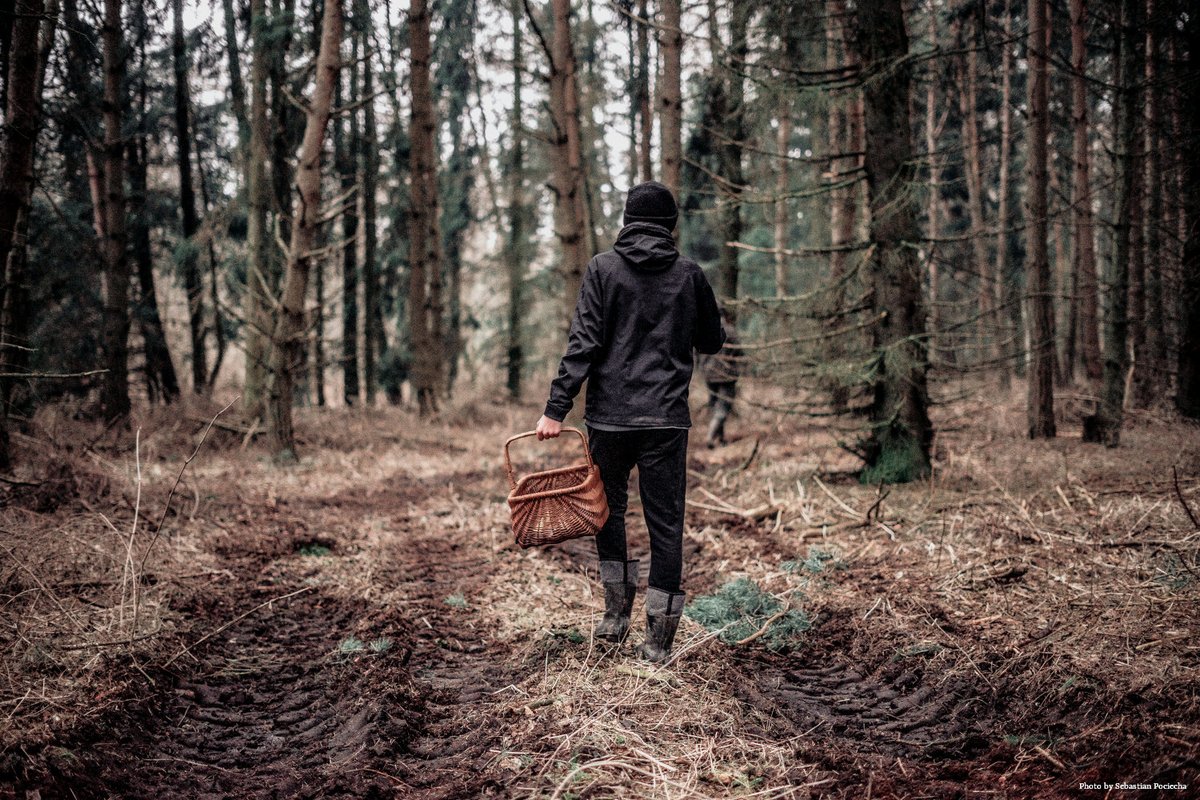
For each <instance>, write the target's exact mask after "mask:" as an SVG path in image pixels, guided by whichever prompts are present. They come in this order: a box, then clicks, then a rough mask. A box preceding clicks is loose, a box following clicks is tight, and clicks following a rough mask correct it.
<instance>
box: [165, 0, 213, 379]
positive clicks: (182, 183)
mask: <svg viewBox="0 0 1200 800" xmlns="http://www.w3.org/2000/svg"><path fill="white" fill-rule="evenodd" d="M171 4H172V6H173V11H174V30H173V35H172V40H171V43H172V47H171V51H172V54H173V57H174V65H175V137H176V140H177V141H178V144H179V205H180V209H181V211H182V213H183V241H182V243H181V244H182V247H181V252H182V256H183V258H182V263H181V264H180V265H179V266H180V269H181V271H182V272H183V286H184V290H185V291H186V293H187V302H188V330H189V333H190V334H191V346H192V392H193V393H194V394H203V393H204V390H205V388H206V387H207V385H208V364H207V362H208V357H207V353H206V352H205V342H204V339H205V336H204V283H203V282H202V281H201V280H200V258H199V252H198V250H197V248H196V246H195V243H194V242H193V241H192V237H193V236H195V235H196V232H197V231H198V230H199V229H200V217H199V215H198V214H197V213H196V190H195V188H194V186H193V184H192V141H191V124H190V122H189V116H190V114H191V109H190V105H191V100H190V92H189V91H188V57H187V46H186V44H185V42H184V38H183V0H172V3H171Z"/></svg>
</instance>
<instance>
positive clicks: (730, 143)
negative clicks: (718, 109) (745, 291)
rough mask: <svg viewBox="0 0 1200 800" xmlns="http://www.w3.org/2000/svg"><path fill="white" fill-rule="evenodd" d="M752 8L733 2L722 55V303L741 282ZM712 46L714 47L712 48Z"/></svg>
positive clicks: (731, 313)
mask: <svg viewBox="0 0 1200 800" xmlns="http://www.w3.org/2000/svg"><path fill="white" fill-rule="evenodd" d="M753 13H754V6H753V5H752V4H750V3H735V4H734V5H733V8H732V10H731V13H730V20H729V48H728V50H726V51H725V53H724V58H723V62H724V66H723V67H722V70H721V71H722V72H723V73H724V74H723V75H721V78H720V79H721V80H723V81H724V82H725V86H726V90H725V96H726V97H727V98H728V104H729V105H728V108H727V110H726V114H725V131H724V141H723V142H722V143H721V145H720V148H719V152H720V158H721V179H720V196H721V200H720V211H721V213H720V223H719V224H720V230H721V246H720V256H719V257H718V260H717V275H718V282H719V286H720V288H719V294H720V296H721V297H722V298H723V299H724V300H725V301H731V300H732V301H736V300H737V298H738V292H739V285H738V284H739V283H740V279H741V275H740V269H739V255H740V251H739V250H738V249H737V248H736V247H732V246H731V245H730V244H729V243H730V242H738V241H741V238H742V191H743V188H744V184H745V182H746V178H745V175H744V173H743V171H742V143H743V142H744V141H745V139H746V107H745V104H746V87H745V81H744V80H743V78H742V75H743V72H744V70H745V62H746V56H747V54H748V53H749V46H748V42H747V39H746V33H747V28H748V27H749V24H750V17H751V15H752V14H753ZM715 46H716V45H715V43H714V47H715ZM726 311H727V312H728V313H729V316H730V318H734V317H736V313H735V307H734V306H733V305H727V306H726Z"/></svg>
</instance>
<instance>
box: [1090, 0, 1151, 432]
mask: <svg viewBox="0 0 1200 800" xmlns="http://www.w3.org/2000/svg"><path fill="white" fill-rule="evenodd" d="M1141 3H1142V0H1121V3H1120V17H1119V21H1118V24H1117V30H1116V39H1117V53H1116V72H1117V76H1116V77H1117V80H1116V85H1117V88H1116V100H1115V104H1114V108H1113V116H1114V118H1115V120H1116V136H1115V139H1114V142H1113V149H1114V155H1115V163H1114V170H1115V178H1116V190H1117V197H1116V208H1115V211H1114V215H1113V227H1114V228H1115V231H1116V243H1115V252H1114V253H1113V258H1112V261H1111V266H1110V267H1109V269H1110V273H1109V276H1108V281H1107V283H1108V289H1109V300H1108V316H1107V318H1106V319H1105V324H1104V383H1103V388H1102V389H1101V395H1100V409H1099V412H1098V413H1097V415H1096V417H1095V419H1094V420H1093V421H1092V422H1091V423H1090V424H1089V423H1087V422H1086V421H1085V426H1084V428H1085V429H1084V438H1085V439H1086V440H1088V441H1098V442H1103V443H1104V444H1106V445H1107V446H1109V447H1116V446H1117V445H1119V444H1120V443H1121V425H1122V422H1123V419H1124V413H1125V412H1124V409H1125V381H1126V378H1127V377H1128V373H1129V351H1128V349H1127V347H1128V344H1129V342H1128V338H1129V294H1130V292H1129V288H1130V287H1129V273H1130V262H1131V261H1132V258H1133V253H1132V249H1133V242H1132V241H1131V235H1130V234H1131V228H1132V226H1133V221H1132V210H1133V209H1132V206H1133V203H1134V200H1135V197H1136V190H1137V187H1136V184H1137V176H1136V175H1135V170H1136V163H1137V154H1136V150H1137V148H1138V147H1139V146H1140V145H1139V143H1138V141H1137V129H1138V125H1137V117H1138V114H1139V95H1140V91H1139V87H1138V83H1139V81H1140V80H1141V78H1142V75H1141V70H1140V69H1139V64H1138V59H1137V48H1138V39H1140V38H1141V35H1142V31H1141V30H1140V29H1139V20H1138V17H1140V13H1139V11H1140V9H1141ZM1089 429H1090V430H1089Z"/></svg>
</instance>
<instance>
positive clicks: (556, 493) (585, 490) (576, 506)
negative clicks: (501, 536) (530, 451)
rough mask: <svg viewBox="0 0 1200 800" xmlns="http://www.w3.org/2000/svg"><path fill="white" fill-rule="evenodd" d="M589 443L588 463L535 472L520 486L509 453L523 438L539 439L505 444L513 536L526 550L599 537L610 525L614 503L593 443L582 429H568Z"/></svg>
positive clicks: (565, 429)
mask: <svg viewBox="0 0 1200 800" xmlns="http://www.w3.org/2000/svg"><path fill="white" fill-rule="evenodd" d="M563 432H564V433H567V432H570V433H574V434H576V435H577V436H579V439H580V441H581V442H583V455H584V457H585V459H586V461H585V463H582V464H572V465H571V466H569V467H561V468H559V469H551V470H546V471H545V472H534V473H531V474H529V475H525V476H522V478H521V479H520V480H519V481H518V480H517V479H516V476H515V475H514V474H513V466H512V459H511V458H510V457H509V454H508V448H509V445H511V444H512V443H513V442H515V441H516V440H518V439H524V438H525V437H527V436H536V435H537V433H536V432H534V431H529V432H527V433H520V434H517V435H516V436H514V437H512V438H511V439H509V440H508V441H507V442H505V443H504V466H505V468H506V469H507V470H508V485H509V486H510V487H511V488H512V491H511V492H509V495H508V508H509V511H510V513H511V514H512V528H513V535H514V536H515V537H516V540H517V544H519V545H521V547H538V546H541V545H547V544H555V543H556V542H565V541H566V540H567V539H577V538H579V537H581V536H595V535H596V534H597V533H599V531H600V528H602V527H603V526H604V523H605V522H606V521H607V520H608V498H607V496H606V495H605V494H604V484H603V483H602V482H601V481H600V470H599V469H598V468H597V467H596V465H595V464H593V463H592V454H591V453H590V452H589V451H588V446H587V439H586V438H585V437H584V435H583V431H580V430H579V429H577V428H563Z"/></svg>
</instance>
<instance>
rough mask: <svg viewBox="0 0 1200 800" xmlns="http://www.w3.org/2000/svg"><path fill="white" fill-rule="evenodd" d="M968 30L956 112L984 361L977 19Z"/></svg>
mask: <svg viewBox="0 0 1200 800" xmlns="http://www.w3.org/2000/svg"><path fill="white" fill-rule="evenodd" d="M969 30H970V33H969V34H968V36H967V37H966V38H965V41H964V47H965V48H966V50H967V53H966V54H965V55H964V56H963V57H962V60H961V62H962V63H960V65H959V68H960V73H959V78H960V83H959V91H958V98H959V101H958V102H959V106H958V107H959V111H960V112H961V114H962V142H963V171H964V172H965V173H966V179H967V180H966V183H967V212H968V215H969V216H970V220H971V260H972V261H974V264H973V267H974V268H973V269H972V270H971V271H972V272H974V273H975V275H976V276H977V281H978V283H977V294H976V296H977V297H978V301H977V302H978V309H977V313H978V315H979V318H978V321H977V322H976V328H975V330H976V336H977V337H978V341H977V342H976V346H977V348H978V349H977V353H978V354H979V356H980V358H982V359H983V361H984V362H985V363H988V362H991V361H992V360H993V359H994V350H995V348H994V347H992V346H991V345H990V344H989V340H991V339H992V337H993V331H994V327H995V323H996V320H995V306H996V304H995V300H994V298H995V291H996V283H995V276H994V275H993V273H992V269H991V261H990V259H989V257H988V248H987V238H986V237H987V223H986V221H985V220H984V216H983V192H984V189H983V152H982V149H981V148H980V146H979V118H978V102H979V99H978V93H979V58H978V53H977V52H976V51H977V48H978V47H980V45H981V38H982V37H981V36H980V34H981V33H982V31H980V29H979V25H978V23H977V21H975V20H973V21H972V22H971V24H970V28H969Z"/></svg>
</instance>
